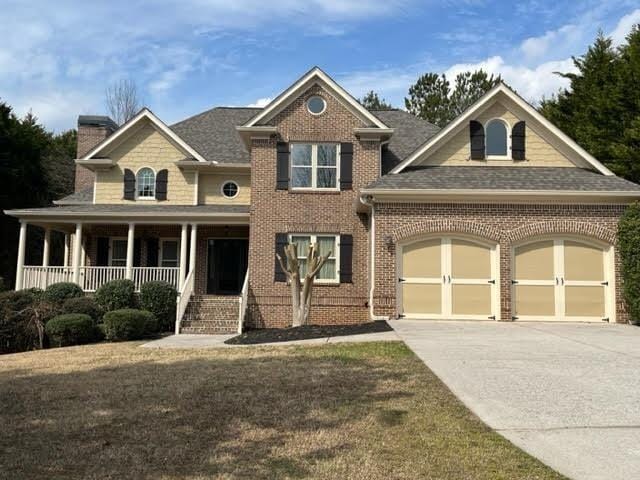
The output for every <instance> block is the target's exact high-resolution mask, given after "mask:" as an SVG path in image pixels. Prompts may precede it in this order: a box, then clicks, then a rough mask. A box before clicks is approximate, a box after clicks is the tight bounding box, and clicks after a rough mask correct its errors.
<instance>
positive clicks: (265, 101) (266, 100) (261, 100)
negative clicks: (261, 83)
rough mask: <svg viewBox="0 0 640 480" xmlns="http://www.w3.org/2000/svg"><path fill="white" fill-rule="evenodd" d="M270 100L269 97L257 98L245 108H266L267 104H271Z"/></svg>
mask: <svg viewBox="0 0 640 480" xmlns="http://www.w3.org/2000/svg"><path fill="white" fill-rule="evenodd" d="M271 100H273V98H271V97H265V98H259V99H257V100H256V101H255V102H253V103H250V104H249V105H247V107H253V108H262V107H266V106H267V105H269V103H271Z"/></svg>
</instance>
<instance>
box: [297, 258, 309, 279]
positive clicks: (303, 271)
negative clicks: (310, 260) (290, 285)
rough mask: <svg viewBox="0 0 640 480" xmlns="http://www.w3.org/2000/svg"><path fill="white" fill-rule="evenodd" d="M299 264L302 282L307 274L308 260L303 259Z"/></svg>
mask: <svg viewBox="0 0 640 480" xmlns="http://www.w3.org/2000/svg"><path fill="white" fill-rule="evenodd" d="M298 263H299V264H300V280H304V276H305V275H306V274H307V259H306V258H304V259H303V258H301V259H299V260H298Z"/></svg>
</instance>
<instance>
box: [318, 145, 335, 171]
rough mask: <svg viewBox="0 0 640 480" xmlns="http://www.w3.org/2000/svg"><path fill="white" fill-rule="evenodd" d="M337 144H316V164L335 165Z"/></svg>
mask: <svg viewBox="0 0 640 480" xmlns="http://www.w3.org/2000/svg"><path fill="white" fill-rule="evenodd" d="M337 156H338V155H337V145H318V165H320V166H333V167H335V166H336V158H337Z"/></svg>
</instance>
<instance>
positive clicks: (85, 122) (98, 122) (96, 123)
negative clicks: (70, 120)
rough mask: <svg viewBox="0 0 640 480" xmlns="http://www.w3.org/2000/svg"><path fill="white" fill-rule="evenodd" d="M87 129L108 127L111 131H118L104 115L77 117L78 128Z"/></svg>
mask: <svg viewBox="0 0 640 480" xmlns="http://www.w3.org/2000/svg"><path fill="white" fill-rule="evenodd" d="M80 125H82V126H88V127H108V128H110V129H112V130H117V129H118V124H116V122H114V121H113V120H111V118H110V117H107V116H106V115H80V116H79V117H78V126H80Z"/></svg>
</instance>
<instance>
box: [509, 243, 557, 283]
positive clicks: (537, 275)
mask: <svg viewBox="0 0 640 480" xmlns="http://www.w3.org/2000/svg"><path fill="white" fill-rule="evenodd" d="M514 267H515V274H516V278H517V279H527V280H550V279H553V277H554V266H553V240H547V241H542V242H535V243H529V244H527V245H523V246H521V247H518V248H516V250H515V266H514Z"/></svg>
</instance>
